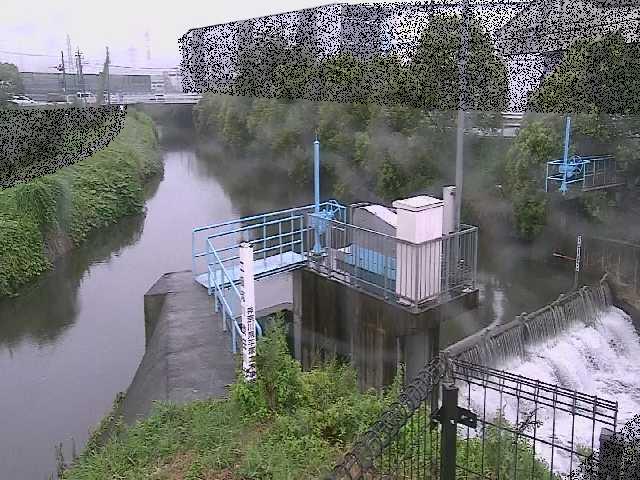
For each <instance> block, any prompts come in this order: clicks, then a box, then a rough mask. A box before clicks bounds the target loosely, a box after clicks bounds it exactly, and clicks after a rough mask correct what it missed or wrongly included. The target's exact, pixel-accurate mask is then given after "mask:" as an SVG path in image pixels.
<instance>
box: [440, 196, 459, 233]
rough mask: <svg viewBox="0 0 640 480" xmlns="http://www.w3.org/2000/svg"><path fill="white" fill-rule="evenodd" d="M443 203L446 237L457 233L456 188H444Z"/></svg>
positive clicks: (443, 226) (443, 228) (443, 222)
mask: <svg viewBox="0 0 640 480" xmlns="http://www.w3.org/2000/svg"><path fill="white" fill-rule="evenodd" d="M442 201H443V202H444V209H443V217H442V233H443V234H445V235H446V234H449V233H453V232H455V231H456V187H444V188H443V189H442Z"/></svg>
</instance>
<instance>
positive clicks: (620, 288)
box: [609, 279, 640, 335]
mask: <svg viewBox="0 0 640 480" xmlns="http://www.w3.org/2000/svg"><path fill="white" fill-rule="evenodd" d="M609 285H610V286H611V293H612V295H613V305H614V306H616V307H618V308H619V309H620V310H622V311H623V312H625V313H626V314H627V315H629V317H631V320H632V321H633V326H634V327H635V329H636V331H637V332H638V335H640V297H638V295H637V294H636V293H635V292H634V290H633V289H632V288H628V287H625V286H624V285H621V284H620V283H619V282H617V281H615V280H614V279H611V280H609Z"/></svg>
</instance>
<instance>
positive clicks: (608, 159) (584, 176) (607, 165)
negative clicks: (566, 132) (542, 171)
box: [545, 155, 625, 191]
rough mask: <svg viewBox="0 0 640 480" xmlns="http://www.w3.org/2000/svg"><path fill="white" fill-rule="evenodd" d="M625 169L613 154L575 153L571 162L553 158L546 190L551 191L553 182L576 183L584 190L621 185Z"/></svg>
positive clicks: (550, 163)
mask: <svg viewBox="0 0 640 480" xmlns="http://www.w3.org/2000/svg"><path fill="white" fill-rule="evenodd" d="M624 170H625V168H624V165H623V164H622V163H620V162H618V161H617V160H616V159H615V157H614V156H613V155H594V156H578V155H574V156H573V157H571V158H570V161H569V163H565V162H564V160H563V159H558V160H553V161H551V162H548V163H547V177H546V184H545V190H546V191H549V187H550V184H553V183H555V184H563V183H566V186H567V188H570V187H571V186H572V185H575V186H576V187H578V188H580V189H581V190H583V191H587V190H595V189H599V188H606V187H611V186H615V185H619V184H620V183H623V182H624V179H623V177H622V175H621V174H622V173H624Z"/></svg>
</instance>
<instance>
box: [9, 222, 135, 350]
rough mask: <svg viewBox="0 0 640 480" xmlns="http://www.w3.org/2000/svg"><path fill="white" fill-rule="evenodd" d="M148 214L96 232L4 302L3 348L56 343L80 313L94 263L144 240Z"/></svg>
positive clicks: (107, 260) (115, 255) (107, 259)
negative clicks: (83, 290)
mask: <svg viewBox="0 0 640 480" xmlns="http://www.w3.org/2000/svg"><path fill="white" fill-rule="evenodd" d="M144 218H145V216H144V215H136V216H134V217H129V218H126V219H123V220H121V221H120V222H118V223H117V224H115V225H113V226H112V227H109V228H107V229H103V230H102V231H99V232H95V233H94V234H93V235H91V237H90V238H89V239H87V241H86V242H85V243H84V244H82V246H80V247H78V248H77V249H75V250H74V252H73V254H71V255H65V256H63V257H62V258H61V259H59V260H58V261H57V262H56V263H55V265H54V268H53V270H51V271H50V272H47V273H46V274H44V275H43V276H42V277H41V278H39V279H38V280H36V281H35V282H34V283H33V284H31V285H30V286H28V287H26V288H25V289H23V291H22V292H21V294H20V296H19V297H17V298H15V299H10V300H3V301H2V302H0V318H2V319H4V320H3V321H2V322H0V347H3V346H6V347H7V348H9V349H11V348H12V347H14V346H16V345H18V344H19V343H20V342H23V341H30V342H34V343H37V344H39V345H41V346H42V345H47V344H53V343H55V341H56V340H57V338H58V337H59V336H60V335H62V334H63V333H64V332H65V330H66V329H68V328H69V327H71V326H72V325H73V323H74V322H75V320H76V319H77V316H78V288H79V286H80V284H81V283H82V282H83V280H84V279H85V277H86V276H87V274H88V269H89V267H90V266H91V265H94V264H99V263H108V262H109V260H110V259H111V258H112V257H117V256H118V255H119V254H120V251H121V250H122V249H123V248H125V247H128V246H130V245H133V244H135V243H136V242H138V241H139V240H140V235H141V233H142V227H143V225H144Z"/></svg>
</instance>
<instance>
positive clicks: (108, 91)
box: [104, 47, 111, 105]
mask: <svg viewBox="0 0 640 480" xmlns="http://www.w3.org/2000/svg"><path fill="white" fill-rule="evenodd" d="M106 49H107V59H106V60H105V61H104V74H105V81H106V82H107V105H111V90H110V89H109V63H110V60H109V47H106Z"/></svg>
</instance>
